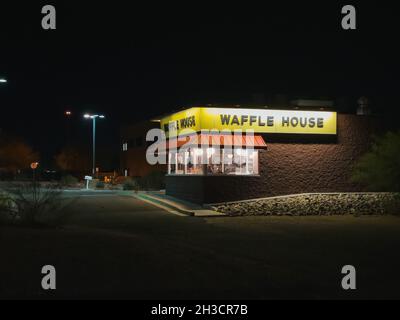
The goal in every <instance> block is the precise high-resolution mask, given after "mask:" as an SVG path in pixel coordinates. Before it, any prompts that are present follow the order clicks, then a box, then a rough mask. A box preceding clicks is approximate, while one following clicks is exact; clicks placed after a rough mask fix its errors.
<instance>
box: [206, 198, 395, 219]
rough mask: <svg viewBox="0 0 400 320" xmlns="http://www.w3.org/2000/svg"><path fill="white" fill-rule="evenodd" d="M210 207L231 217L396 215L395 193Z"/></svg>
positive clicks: (282, 199) (235, 203) (254, 202)
mask: <svg viewBox="0 0 400 320" xmlns="http://www.w3.org/2000/svg"><path fill="white" fill-rule="evenodd" d="M212 209H213V210H215V211H218V212H221V213H225V214H227V215H231V216H317V215H318V216H319V215H322V216H329V215H357V216H359V215H384V214H400V195H399V194H395V193H334V194H333V193H332V194H302V195H293V196H287V197H274V198H265V199H261V200H260V199H258V200H254V201H243V202H234V203H224V204H218V205H214V206H212Z"/></svg>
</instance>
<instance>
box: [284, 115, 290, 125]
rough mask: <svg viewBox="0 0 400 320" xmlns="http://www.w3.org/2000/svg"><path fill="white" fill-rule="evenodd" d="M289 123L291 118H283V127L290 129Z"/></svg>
mask: <svg viewBox="0 0 400 320" xmlns="http://www.w3.org/2000/svg"><path fill="white" fill-rule="evenodd" d="M289 121H290V119H289V117H286V118H285V117H283V118H282V127H284V126H288V127H289Z"/></svg>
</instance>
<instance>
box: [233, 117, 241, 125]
mask: <svg viewBox="0 0 400 320" xmlns="http://www.w3.org/2000/svg"><path fill="white" fill-rule="evenodd" d="M234 124H236V125H240V124H239V118H238V116H237V115H234V116H233V119H232V125H234Z"/></svg>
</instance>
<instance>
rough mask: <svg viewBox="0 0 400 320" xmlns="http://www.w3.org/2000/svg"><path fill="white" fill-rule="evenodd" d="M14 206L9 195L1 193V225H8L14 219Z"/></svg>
mask: <svg viewBox="0 0 400 320" xmlns="http://www.w3.org/2000/svg"><path fill="white" fill-rule="evenodd" d="M12 214H13V205H12V200H11V198H10V196H9V195H8V194H6V193H5V192H1V191H0V224H3V223H7V222H9V221H10V220H11V219H12Z"/></svg>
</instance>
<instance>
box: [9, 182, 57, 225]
mask: <svg viewBox="0 0 400 320" xmlns="http://www.w3.org/2000/svg"><path fill="white" fill-rule="evenodd" d="M6 192H7V194H8V195H9V198H8V199H9V200H8V203H7V204H6V206H7V208H8V210H9V212H10V216H11V217H12V219H13V221H14V222H16V223H18V224H23V225H30V226H35V225H44V224H51V223H53V222H54V221H55V220H56V219H57V216H56V212H57V211H58V210H59V209H60V208H61V191H60V189H59V187H58V186H56V185H51V184H47V185H44V184H40V183H37V182H33V183H25V184H14V185H10V186H9V187H7V189H6Z"/></svg>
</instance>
